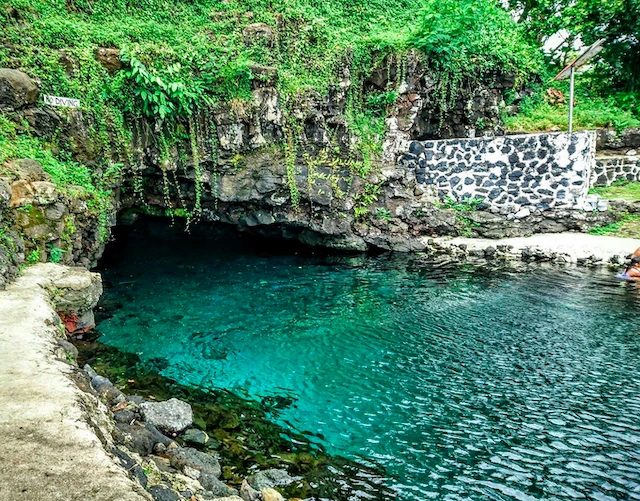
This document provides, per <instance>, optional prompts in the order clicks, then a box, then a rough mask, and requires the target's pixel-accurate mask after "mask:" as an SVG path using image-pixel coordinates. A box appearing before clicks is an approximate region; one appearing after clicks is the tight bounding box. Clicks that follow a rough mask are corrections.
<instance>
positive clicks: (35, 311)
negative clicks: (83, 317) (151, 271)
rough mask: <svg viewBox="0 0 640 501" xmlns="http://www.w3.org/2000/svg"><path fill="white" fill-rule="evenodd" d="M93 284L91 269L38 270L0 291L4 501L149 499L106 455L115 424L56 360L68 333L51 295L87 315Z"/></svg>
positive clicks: (0, 481)
mask: <svg viewBox="0 0 640 501" xmlns="http://www.w3.org/2000/svg"><path fill="white" fill-rule="evenodd" d="M96 280H99V275H97V274H95V273H93V274H92V273H89V272H88V271H86V270H82V269H78V268H67V267H65V266H60V265H54V264H40V265H36V266H33V267H31V268H28V269H27V270H25V272H24V275H23V276H21V277H19V278H18V279H17V280H16V281H15V282H14V283H12V284H10V285H9V286H8V287H7V289H6V290H5V291H0V436H1V437H2V447H0V499H2V500H3V501H44V500H63V501H76V500H77V501H142V500H149V499H151V497H150V496H149V495H148V494H147V493H146V492H144V490H143V489H142V487H141V486H140V485H138V484H136V483H134V482H133V481H132V480H130V479H129V478H128V477H127V475H126V473H125V471H124V470H123V469H122V468H121V467H119V466H117V465H116V463H115V462H114V460H113V459H112V457H111V456H110V455H109V454H108V453H107V452H106V451H107V450H110V445H111V444H110V442H109V441H110V438H109V437H110V433H108V430H109V428H110V426H111V423H110V422H109V420H108V418H107V414H106V408H105V407H104V405H103V404H102V403H101V402H100V401H99V400H98V399H97V398H95V397H93V396H92V395H90V394H88V393H85V392H83V391H81V390H80V388H78V386H76V384H75V383H74V382H73V381H72V379H71V378H70V376H71V374H72V372H73V371H72V368H71V366H70V365H69V364H68V363H67V362H66V361H65V360H62V359H60V358H56V353H55V348H56V338H57V337H61V336H62V335H63V334H62V332H63V330H62V329H61V323H60V319H59V317H58V315H57V314H56V312H55V311H54V308H53V306H52V302H51V301H52V295H55V296H56V297H57V298H58V299H60V298H65V299H64V300H65V301H67V302H66V303H65V305H66V306H68V307H70V308H72V307H73V304H72V303H69V301H71V299H70V298H72V297H74V296H75V297H76V298H77V299H78V300H79V301H80V302H81V304H80V305H79V306H78V308H79V309H82V308H85V307H86V306H87V305H88V304H90V303H92V302H93V301H94V299H97V298H96V297H95V292H96V289H95V285H96ZM82 284H84V286H83V285H82ZM65 288H68V289H69V291H72V292H71V293H70V294H66V293H65V290H66V289H65ZM85 292H86V294H85ZM91 294H94V297H90V296H91ZM87 298H89V299H88V302H86V301H87ZM82 301H85V302H84V303H83V302H82ZM62 302H63V303H64V301H62Z"/></svg>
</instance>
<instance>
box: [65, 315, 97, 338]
mask: <svg viewBox="0 0 640 501" xmlns="http://www.w3.org/2000/svg"><path fill="white" fill-rule="evenodd" d="M58 316H59V317H60V320H62V323H63V324H64V328H65V329H66V331H67V335H69V336H72V335H76V334H84V333H85V332H87V331H89V330H91V329H93V327H94V326H93V325H86V326H84V327H79V326H78V322H80V318H79V317H78V315H76V314H75V313H61V312H58Z"/></svg>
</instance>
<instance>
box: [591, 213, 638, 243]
mask: <svg viewBox="0 0 640 501" xmlns="http://www.w3.org/2000/svg"><path fill="white" fill-rule="evenodd" d="M589 234H591V235H608V236H612V237H625V238H640V215H638V214H624V215H623V216H622V217H621V218H620V219H619V220H618V221H615V222H613V223H610V224H607V225H603V226H594V227H593V228H591V230H590V231H589Z"/></svg>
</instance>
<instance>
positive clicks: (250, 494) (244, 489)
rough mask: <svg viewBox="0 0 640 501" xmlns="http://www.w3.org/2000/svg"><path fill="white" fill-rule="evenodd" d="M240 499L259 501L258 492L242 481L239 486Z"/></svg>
mask: <svg viewBox="0 0 640 501" xmlns="http://www.w3.org/2000/svg"><path fill="white" fill-rule="evenodd" d="M240 497H241V498H242V499H243V500H244V501H256V500H258V499H260V492H259V491H257V490H255V489H254V488H253V487H251V486H250V485H249V483H248V482H247V481H246V480H243V481H242V485H241V486H240Z"/></svg>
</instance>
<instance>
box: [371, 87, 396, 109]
mask: <svg viewBox="0 0 640 501" xmlns="http://www.w3.org/2000/svg"><path fill="white" fill-rule="evenodd" d="M397 100H398V93H397V92H396V91H394V90H393V91H387V92H380V93H377V94H374V95H371V96H369V97H368V98H367V107H368V108H371V109H372V110H377V111H384V110H386V108H387V106H390V105H392V104H395V102H396V101H397Z"/></svg>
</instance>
